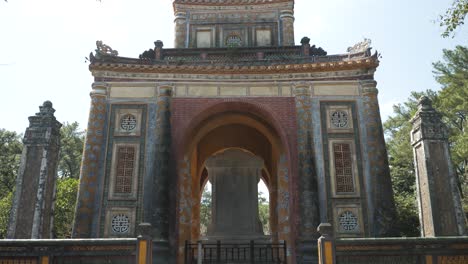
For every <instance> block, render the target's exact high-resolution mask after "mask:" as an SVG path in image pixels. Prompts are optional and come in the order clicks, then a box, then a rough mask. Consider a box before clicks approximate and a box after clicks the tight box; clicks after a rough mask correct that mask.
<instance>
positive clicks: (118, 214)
mask: <svg viewBox="0 0 468 264" xmlns="http://www.w3.org/2000/svg"><path fill="white" fill-rule="evenodd" d="M135 216H136V208H134V207H112V208H110V209H108V210H107V212H106V218H105V229H104V236H105V237H110V238H112V237H134V236H135V226H136V223H135V221H136V217H135Z"/></svg>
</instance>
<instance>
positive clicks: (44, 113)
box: [7, 101, 62, 239]
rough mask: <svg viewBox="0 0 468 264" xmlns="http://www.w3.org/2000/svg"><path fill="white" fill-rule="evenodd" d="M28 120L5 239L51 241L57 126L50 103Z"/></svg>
mask: <svg viewBox="0 0 468 264" xmlns="http://www.w3.org/2000/svg"><path fill="white" fill-rule="evenodd" d="M39 109H40V111H39V113H37V114H36V115H34V116H30V117H29V127H28V128H27V129H26V133H25V134H24V139H23V143H24V147H23V153H22V156H21V163H20V167H19V170H18V177H17V178H16V190H15V194H14V197H13V205H12V209H11V214H10V221H9V225H8V232H7V238H10V239H42V238H52V224H53V210H54V199H55V182H56V176H57V166H58V157H59V150H60V127H61V126H62V124H60V123H59V122H58V121H57V119H56V118H55V116H54V112H55V109H54V108H53V107H52V103H51V102H50V101H45V102H44V104H43V105H42V106H40V107H39Z"/></svg>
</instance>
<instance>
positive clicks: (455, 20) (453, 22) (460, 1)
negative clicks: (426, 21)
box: [440, 0, 468, 38]
mask: <svg viewBox="0 0 468 264" xmlns="http://www.w3.org/2000/svg"><path fill="white" fill-rule="evenodd" d="M466 13H468V0H454V2H453V3H452V6H451V7H450V8H448V9H447V11H445V14H444V15H441V16H440V26H441V27H443V28H445V30H444V32H443V33H442V36H443V37H444V38H446V37H449V36H450V35H452V34H453V31H455V29H457V27H459V26H460V25H463V24H464V23H465V17H466Z"/></svg>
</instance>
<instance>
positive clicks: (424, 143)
mask: <svg viewBox="0 0 468 264" xmlns="http://www.w3.org/2000/svg"><path fill="white" fill-rule="evenodd" d="M411 123H412V124H413V129H412V130H411V144H412V146H413V154H414V163H415V169H416V187H417V194H418V195H417V197H418V208H419V220H420V223H421V236H422V237H437V236H460V235H465V234H466V230H465V215H464V213H463V207H462V204H461V199H460V193H459V191H458V187H457V179H456V174H455V171H454V169H453V166H452V162H451V159H450V151H449V143H448V129H447V127H446V126H445V124H444V123H443V121H442V119H441V114H439V113H438V112H437V111H436V110H435V109H434V108H433V107H432V102H431V100H430V99H429V98H428V97H426V96H423V97H421V98H420V99H419V104H418V111H417V112H416V115H415V116H414V118H413V119H412V120H411Z"/></svg>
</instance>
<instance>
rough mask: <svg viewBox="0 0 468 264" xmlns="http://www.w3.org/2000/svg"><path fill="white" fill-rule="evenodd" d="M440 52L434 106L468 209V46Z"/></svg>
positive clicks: (466, 209) (435, 64)
mask: <svg viewBox="0 0 468 264" xmlns="http://www.w3.org/2000/svg"><path fill="white" fill-rule="evenodd" d="M443 54H444V55H443V61H439V62H436V63H434V74H435V76H436V80H437V82H439V83H440V84H441V85H442V88H443V89H442V90H441V91H440V93H439V99H440V100H439V102H438V104H437V105H436V107H437V109H438V110H439V111H440V112H441V113H442V114H443V119H444V121H445V123H446V124H447V126H448V128H449V130H450V138H449V144H450V147H451V158H452V162H453V165H454V168H455V170H456V173H457V176H458V180H459V181H458V186H459V190H460V193H461V194H462V197H463V198H464V199H463V200H464V208H465V211H466V212H468V197H466V196H467V194H468V133H467V129H468V122H467V118H468V99H467V98H468V48H467V47H462V46H457V47H455V49H454V50H444V51H443Z"/></svg>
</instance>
